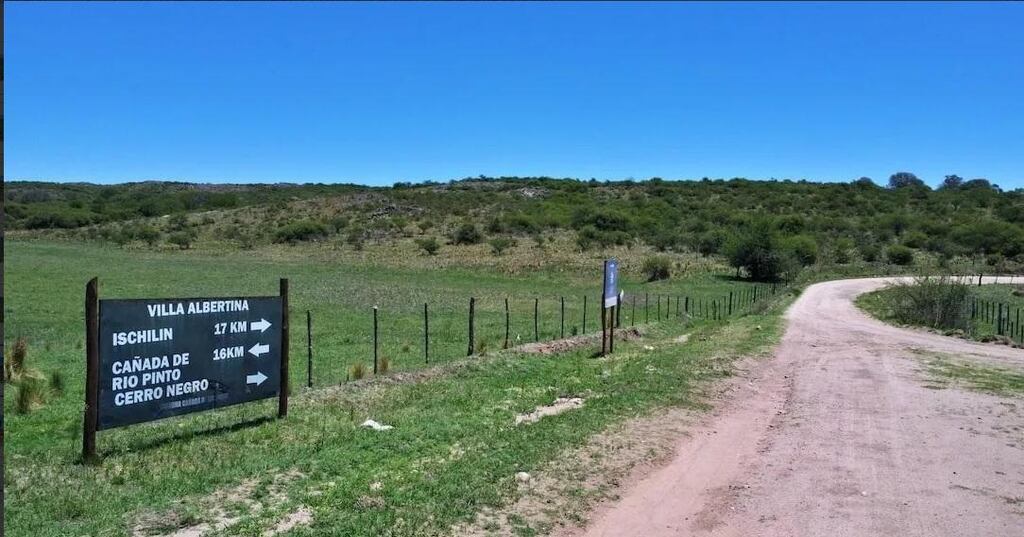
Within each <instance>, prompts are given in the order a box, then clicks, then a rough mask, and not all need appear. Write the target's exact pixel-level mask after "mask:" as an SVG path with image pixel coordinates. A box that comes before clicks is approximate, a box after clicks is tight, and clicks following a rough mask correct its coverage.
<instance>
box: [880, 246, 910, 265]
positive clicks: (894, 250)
mask: <svg viewBox="0 0 1024 537" xmlns="http://www.w3.org/2000/svg"><path fill="white" fill-rule="evenodd" d="M885 259H886V260H887V261H889V262H890V263H892V264H893V265H903V266H906V265H911V264H913V263H914V251H913V250H911V249H910V248H907V247H906V246H903V245H902V244H893V245H892V246H890V247H888V248H887V249H886V250H885Z"/></svg>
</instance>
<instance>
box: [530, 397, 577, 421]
mask: <svg viewBox="0 0 1024 537" xmlns="http://www.w3.org/2000/svg"><path fill="white" fill-rule="evenodd" d="M581 406H583V398H582V397H559V398H558V399H555V402H554V403H551V404H550V405H547V406H539V407H537V408H536V409H534V411H533V412H530V413H527V414H519V415H518V416H516V425H519V424H521V423H534V422H537V421H539V420H540V419H541V418H543V417H544V416H555V415H558V414H561V413H562V412H565V411H567V410H573V409H575V408H579V407H581Z"/></svg>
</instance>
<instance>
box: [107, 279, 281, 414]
mask: <svg viewBox="0 0 1024 537" xmlns="http://www.w3.org/2000/svg"><path fill="white" fill-rule="evenodd" d="M282 313H283V307H282V297H276V296H275V297H233V298H187V299H184V298H183V299H136V300H100V301H99V334H98V335H99V378H98V381H99V382H98V384H99V386H98V388H99V389H98V395H99V400H98V404H97V407H98V411H99V412H98V413H99V416H98V423H97V428H98V429H111V428H114V427H121V426H124V425H130V424H133V423H141V422H145V421H152V420H157V419H161V418H167V417H170V416H177V415H180V414H187V413H190V412H199V411H202V410H211V409H214V408H221V407H225V406H229V405H235V404H238V403H245V402H248V401H255V400H257V399H266V398H269V397H277V396H278V393H279V390H280V387H281V378H280V376H281V350H282V348H281V345H282V327H283V325H284V319H283V317H282Z"/></svg>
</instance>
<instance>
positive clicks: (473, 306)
mask: <svg viewBox="0 0 1024 537" xmlns="http://www.w3.org/2000/svg"><path fill="white" fill-rule="evenodd" d="M475 309H476V297H472V296H471V297H469V350H467V351H466V356H473V349H474V348H475V347H476V346H475V345H474V343H475V341H473V340H474V339H475V338H476V334H475V333H474V330H473V329H474V326H473V314H474V311H473V310H475Z"/></svg>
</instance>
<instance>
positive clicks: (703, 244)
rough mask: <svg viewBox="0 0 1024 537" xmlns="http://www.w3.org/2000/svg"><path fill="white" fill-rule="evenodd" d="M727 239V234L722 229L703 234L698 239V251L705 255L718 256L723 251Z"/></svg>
mask: <svg viewBox="0 0 1024 537" xmlns="http://www.w3.org/2000/svg"><path fill="white" fill-rule="evenodd" d="M726 239H727V237H726V234H725V232H724V231H722V230H720V229H719V230H715V231H708V232H707V233H702V234H701V235H699V236H698V237H697V243H696V245H695V246H696V250H697V251H698V252H700V253H701V254H704V255H712V254H717V253H719V252H721V251H722V246H724V245H725V242H726Z"/></svg>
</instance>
